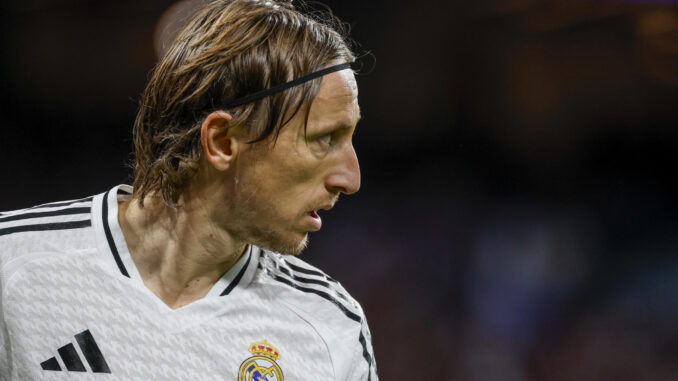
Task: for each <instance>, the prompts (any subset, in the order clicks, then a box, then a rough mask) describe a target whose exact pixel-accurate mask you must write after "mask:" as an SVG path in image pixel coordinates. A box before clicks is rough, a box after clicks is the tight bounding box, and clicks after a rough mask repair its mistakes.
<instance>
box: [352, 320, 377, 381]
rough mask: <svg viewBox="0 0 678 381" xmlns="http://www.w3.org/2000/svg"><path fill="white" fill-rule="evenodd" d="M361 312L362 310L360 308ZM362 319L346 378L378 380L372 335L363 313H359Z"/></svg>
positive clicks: (366, 380)
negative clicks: (351, 362)
mask: <svg viewBox="0 0 678 381" xmlns="http://www.w3.org/2000/svg"><path fill="white" fill-rule="evenodd" d="M361 312H362V310H361ZM361 315H362V316H361V317H362V321H361V327H360V334H359V337H358V345H357V347H356V350H355V353H356V354H355V355H354V356H353V364H351V368H352V369H353V370H352V371H351V373H350V374H351V376H350V377H349V378H348V379H347V381H348V380H351V381H353V380H359V381H378V380H379V376H377V363H376V361H375V359H374V350H373V348H372V335H371V333H370V328H369V326H368V325H367V319H365V314H363V313H361Z"/></svg>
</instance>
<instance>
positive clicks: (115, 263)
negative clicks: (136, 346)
mask: <svg viewBox="0 0 678 381" xmlns="http://www.w3.org/2000/svg"><path fill="white" fill-rule="evenodd" d="M131 197H132V187H131V186H129V185H124V184H123V185H118V186H115V187H113V188H112V189H110V190H109V191H107V192H105V193H102V194H99V195H97V196H95V197H94V201H93V206H92V226H93V227H94V230H95V232H96V240H97V248H98V251H99V253H100V254H101V255H102V256H103V260H104V262H105V264H106V267H107V268H108V269H109V270H110V271H111V272H113V273H115V274H117V275H118V276H122V277H126V278H129V279H130V280H132V281H133V282H134V283H136V284H137V285H141V286H142V287H143V288H144V289H146V287H145V285H143V280H142V278H141V276H140V275H139V272H138V270H137V268H136V265H135V264H134V261H133V260H132V256H131V255H130V253H129V249H128V247H127V243H126V241H125V237H124V235H123V233H122V229H121V228H120V223H119V221H118V203H119V202H121V201H126V200H129V199H130V198H131ZM259 255H260V250H259V249H258V248H256V247H255V246H253V245H249V247H248V248H247V249H246V251H245V253H244V254H243V255H242V256H241V257H240V259H239V260H238V261H237V262H236V263H235V264H234V265H233V267H231V268H230V269H229V270H228V271H227V272H226V273H225V274H224V275H222V276H221V278H219V280H218V281H217V282H216V284H215V285H214V286H213V287H212V289H211V290H210V291H209V292H208V294H207V295H206V297H225V296H228V295H232V294H233V293H236V292H237V290H239V289H242V288H246V287H247V286H248V285H249V284H250V282H251V281H252V279H253V278H254V273H255V271H256V268H257V263H258V262H259Z"/></svg>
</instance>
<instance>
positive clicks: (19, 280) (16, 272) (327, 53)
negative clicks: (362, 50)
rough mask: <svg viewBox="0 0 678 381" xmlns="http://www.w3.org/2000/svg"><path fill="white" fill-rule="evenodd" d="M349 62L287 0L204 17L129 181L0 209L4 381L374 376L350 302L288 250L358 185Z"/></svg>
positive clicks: (164, 93)
mask: <svg viewBox="0 0 678 381" xmlns="http://www.w3.org/2000/svg"><path fill="white" fill-rule="evenodd" d="M353 60H354V57H353V54H352V53H351V51H350V50H349V48H348V47H347V44H346V42H345V41H344V39H343V38H342V37H341V35H340V34H339V33H337V31H336V30H334V29H332V28H331V27H330V26H328V25H326V24H324V23H322V22H319V21H315V20H313V19H311V18H309V17H307V16H304V15H302V14H301V13H300V12H298V11H296V10H295V9H294V8H293V7H292V6H291V5H289V4H288V3H275V2H261V1H253V0H220V1H215V2H213V3H210V4H208V5H207V6H206V7H205V8H204V9H203V10H202V11H201V12H199V13H198V14H197V16H195V17H194V18H193V19H192V21H190V22H189V24H188V25H187V26H186V27H185V29H184V30H183V31H182V32H181V33H180V34H179V36H178V37H177V38H176V40H175V42H174V43H173V45H172V46H171V47H170V49H169V50H168V52H167V54H166V55H165V57H164V58H163V59H162V60H161V62H160V63H159V64H158V66H157V67H156V69H155V70H154V73H153V75H152V77H151V79H150V81H149V84H148V86H147V88H146V90H145V92H144V93H143V96H142V100H141V106H140V110H139V114H138V117H137V120H136V122H135V129H134V130H135V156H136V157H135V164H134V186H133V188H132V187H129V186H126V185H121V186H116V187H114V188H113V189H111V190H109V191H107V192H105V193H103V194H99V195H96V196H93V197H88V198H84V199H79V200H72V201H67V202H57V203H51V204H45V205H40V206H36V207H33V208H29V209H24V210H19V211H14V212H7V213H2V214H0V275H1V276H2V281H1V282H0V285H1V286H0V287H1V289H0V291H1V294H0V295H1V296H2V298H1V299H0V301H1V303H0V307H1V309H0V312H1V313H2V314H1V316H2V319H0V343H2V349H0V380H2V381H5V380H43V379H44V380H52V379H53V380H57V379H58V380H62V379H69V378H70V377H69V376H77V377H80V379H92V380H95V379H100V378H102V377H106V379H108V380H112V379H115V380H189V379H190V380H217V379H223V380H236V379H237V380H259V379H261V380H264V379H265V380H283V379H288V380H377V374H376V366H375V361H374V357H373V352H372V345H371V339H370V333H369V329H368V327H367V323H366V320H365V316H364V314H363V312H362V310H361V308H360V306H359V305H358V304H357V303H356V302H355V301H354V300H353V299H352V298H351V297H350V296H349V295H348V294H347V293H346V291H345V290H344V289H343V288H342V287H341V286H340V285H339V284H338V283H337V282H336V281H334V280H333V279H332V278H330V277H328V276H327V275H325V274H324V273H323V272H321V271H320V270H318V269H316V268H314V267H312V266H310V265H308V264H306V263H305V262H303V261H302V260H300V259H298V258H297V257H295V256H294V255H296V254H299V253H300V252H301V251H302V250H303V248H304V247H305V245H306V243H307V240H308V233H309V232H313V231H317V230H319V229H320V227H321V219H320V217H319V215H318V210H320V209H327V210H329V209H330V208H332V206H333V205H334V203H335V202H336V200H337V197H338V196H339V194H340V193H344V194H351V193H354V192H356V191H357V190H358V188H359V186H360V171H359V167H358V161H357V158H356V154H355V151H354V149H353V146H352V142H351V137H352V134H353V132H354V130H355V127H356V124H357V122H358V119H359V118H360V110H359V107H358V101H357V95H358V92H357V87H356V83H355V78H354V75H353V72H352V71H351V70H350V68H349V64H350V63H351V62H352V61H353ZM278 253H286V254H288V255H281V254H278ZM76 373H77V374H76Z"/></svg>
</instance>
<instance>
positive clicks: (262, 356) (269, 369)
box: [238, 340, 284, 381]
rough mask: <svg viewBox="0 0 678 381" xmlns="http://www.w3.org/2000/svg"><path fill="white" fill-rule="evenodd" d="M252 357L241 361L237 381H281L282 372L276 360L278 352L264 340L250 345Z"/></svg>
mask: <svg viewBox="0 0 678 381" xmlns="http://www.w3.org/2000/svg"><path fill="white" fill-rule="evenodd" d="M249 349H250V352H251V353H252V355H253V356H252V357H250V358H248V359H247V360H245V361H243V363H242V364H240V370H238V381H283V380H284V379H283V372H282V369H280V366H278V364H277V363H276V360H278V359H279V358H280V351H279V350H278V349H277V348H276V347H274V346H272V345H271V344H269V343H268V342H267V341H266V340H264V341H259V342H256V343H252V344H250V348H249Z"/></svg>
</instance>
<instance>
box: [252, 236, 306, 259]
mask: <svg viewBox="0 0 678 381" xmlns="http://www.w3.org/2000/svg"><path fill="white" fill-rule="evenodd" d="M285 238H287V239H285ZM252 243H253V244H254V245H256V246H259V247H261V248H263V249H266V250H270V251H274V252H276V253H280V254H289V255H295V256H296V255H299V254H301V253H302V252H303V251H304V249H306V247H307V246H308V233H304V235H303V237H302V238H301V239H294V240H292V239H289V237H271V236H268V237H261V238H260V239H255V240H253V241H252Z"/></svg>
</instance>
